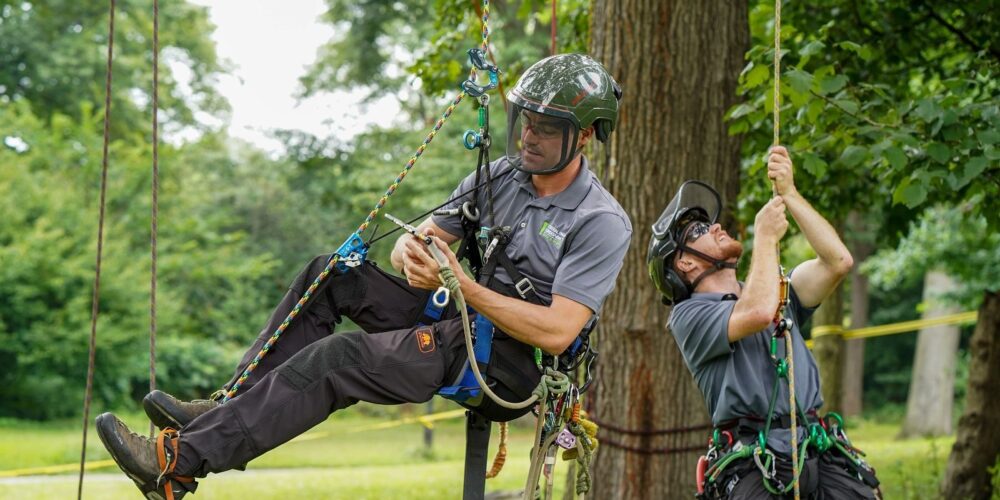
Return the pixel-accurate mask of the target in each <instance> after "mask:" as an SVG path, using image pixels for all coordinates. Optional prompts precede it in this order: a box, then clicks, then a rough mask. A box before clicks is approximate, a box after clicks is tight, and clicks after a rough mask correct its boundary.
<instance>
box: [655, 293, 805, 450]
mask: <svg viewBox="0 0 1000 500" xmlns="http://www.w3.org/2000/svg"><path fill="white" fill-rule="evenodd" d="M789 290H790V293H789V295H790V296H789V301H788V307H787V308H786V309H785V316H786V317H788V318H791V319H792V321H793V322H794V323H793V325H792V332H791V333H792V340H793V346H794V349H795V358H794V361H795V393H796V395H797V396H798V401H799V404H801V405H802V406H803V410H804V411H809V410H813V409H816V408H819V407H820V406H822V404H823V398H822V395H821V394H820V386H819V370H818V369H817V368H816V360H815V359H814V358H813V356H812V353H811V352H809V349H807V348H806V345H805V340H804V339H803V338H802V334H801V332H799V326H800V325H801V324H802V323H804V322H805V321H806V320H807V319H809V317H810V316H812V313H813V311H815V309H814V308H812V309H811V308H806V307H803V306H802V304H801V303H800V302H799V298H798V296H797V295H796V294H795V290H794V288H792V287H789ZM730 297H732V296H730ZM735 305H736V300H725V299H724V295H723V294H721V293H695V294H692V295H691V298H689V299H687V300H685V301H683V302H681V303H680V304H677V305H676V306H674V308H673V310H672V311H671V312H670V320H669V324H668V325H669V327H670V331H671V333H673V335H674V339H675V340H676V341H677V345H678V346H679V347H680V349H681V352H682V353H683V355H684V361H685V362H686V363H687V366H688V369H689V370H691V374H692V375H694V378H695V382H697V384H698V388H699V389H701V393H702V395H703V396H704V398H705V404H706V405H707V406H708V411H709V414H710V415H711V416H712V423H713V424H715V425H719V424H721V423H723V422H726V421H730V420H734V419H738V418H740V417H757V418H765V417H766V416H767V409H768V404H769V403H770V398H771V392H772V391H773V389H774V381H775V378H776V377H777V374H776V373H775V368H774V363H773V362H772V361H771V355H770V353H771V351H770V348H771V334H772V333H773V332H774V325H773V324H772V325H770V326H768V328H767V329H765V330H762V331H760V332H758V333H755V334H753V335H750V336H747V337H744V338H742V339H740V340H739V341H737V342H733V343H730V342H729V334H728V332H729V317H730V315H732V312H733V307H734V306H735ZM777 354H778V356H779V357H781V356H784V355H785V342H784V341H783V340H782V341H779V344H778V353H777ZM788 409H789V406H788V384H787V382H786V381H781V383H779V384H778V400H777V404H776V406H775V412H774V413H775V415H788V413H789V412H788ZM789 437H790V433H789V431H788V430H787V429H773V430H771V435H770V436H769V438H768V444H769V445H771V446H772V447H773V448H775V449H776V451H779V452H783V453H788V452H789V451H790V445H789V444H788V441H789Z"/></svg>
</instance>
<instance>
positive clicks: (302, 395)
mask: <svg viewBox="0 0 1000 500" xmlns="http://www.w3.org/2000/svg"><path fill="white" fill-rule="evenodd" d="M620 97H621V91H620V89H619V87H618V85H617V83H615V82H614V80H613V79H612V77H611V75H610V74H609V73H608V72H607V71H606V70H605V69H604V68H603V67H602V66H601V65H600V64H599V63H597V62H596V61H594V60H593V59H591V58H589V57H587V56H584V55H578V54H569V55H559V56H553V57H550V58H547V59H544V60H542V61H540V62H538V63H536V64H535V65H533V66H532V67H531V68H529V69H528V70H527V71H526V72H525V73H524V75H523V76H522V77H521V79H520V80H519V81H518V83H517V85H516V86H515V87H514V88H513V89H512V90H511V91H510V92H509V94H508V100H509V101H510V105H511V109H510V110H509V116H508V134H507V137H508V146H507V155H506V156H504V157H502V158H500V159H499V160H497V161H494V162H492V163H490V164H488V165H483V169H482V170H483V171H477V172H476V173H473V174H471V175H469V176H468V177H467V178H466V179H465V180H463V181H462V183H461V184H460V185H459V186H458V188H457V189H456V190H455V193H454V194H455V196H453V198H454V199H453V201H451V202H450V203H449V204H447V205H445V206H444V207H443V209H442V210H439V211H437V212H435V214H434V215H433V216H432V217H431V218H428V219H427V220H425V221H423V222H422V223H421V224H420V225H419V227H418V228H417V230H418V231H419V232H421V233H423V234H425V235H428V236H431V242H432V243H433V244H435V245H436V246H437V248H438V249H439V250H440V253H442V254H443V255H444V256H446V257H447V260H448V262H449V263H450V267H451V269H453V270H455V271H456V274H457V275H458V280H459V283H460V285H461V292H462V294H463V295H464V297H465V300H466V302H467V303H468V305H469V306H470V307H471V308H473V309H474V310H475V312H476V313H478V316H479V317H478V318H477V319H476V320H475V323H476V324H475V331H476V337H477V339H476V358H477V359H476V362H477V363H478V366H479V367H480V369H481V370H482V371H483V372H484V374H485V378H486V382H487V383H488V384H489V386H490V387H491V388H492V390H493V391H494V392H495V393H497V394H498V395H499V396H501V397H503V398H504V399H508V400H518V401H519V400H523V399H526V398H528V397H529V396H530V395H531V394H532V391H533V390H534V389H535V387H536V385H537V384H538V382H539V379H540V370H539V369H538V367H537V365H536V361H535V352H536V348H540V349H541V351H544V353H546V355H547V359H550V360H551V359H553V358H552V356H559V355H561V354H562V355H564V356H566V357H572V355H573V354H574V353H569V354H567V351H568V350H569V351H572V350H573V348H574V347H577V346H578V345H579V344H580V343H581V342H580V340H581V339H580V337H581V335H582V336H584V337H585V336H586V334H587V333H588V332H587V328H588V327H590V326H592V324H593V320H594V318H595V317H596V315H597V314H598V313H599V311H600V309H601V305H602V303H603V301H604V299H605V297H607V295H608V294H609V293H610V292H611V291H612V289H613V288H614V282H615V279H616V277H617V275H618V272H619V270H620V269H621V266H622V262H623V259H624V256H625V251H626V250H627V248H628V244H629V240H630V238H631V232H632V228H631V223H630V222H629V219H628V217H627V215H626V214H625V212H624V211H623V210H622V208H621V206H620V205H619V204H618V203H617V202H616V201H615V199H614V198H613V197H612V196H611V195H610V194H609V193H608V192H607V190H605V189H604V187H603V186H601V184H600V182H599V181H598V180H597V178H596V177H595V176H594V175H593V174H592V173H591V172H590V170H589V169H588V164H587V160H586V159H585V158H584V157H583V156H582V154H581V152H582V148H583V147H584V145H586V144H587V143H588V142H589V141H590V140H591V139H593V138H595V137H596V138H597V139H598V140H600V141H602V142H603V141H606V140H607V139H608V136H609V134H610V133H611V131H612V130H613V129H614V126H615V123H616V121H617V116H618V100H619V99H620ZM487 169H488V170H487ZM484 180H485V181H487V182H483V181H484ZM459 195H461V196H459ZM459 240H464V241H465V242H466V243H471V246H470V245H464V246H463V248H462V249H461V250H460V253H463V254H465V256H467V257H469V258H470V263H471V266H472V267H473V268H474V269H476V271H477V273H476V274H478V275H479V278H480V279H479V281H478V282H477V280H475V279H473V278H470V277H468V276H466V275H465V274H464V273H463V272H461V271H460V270H461V267H460V266H459V264H458V262H457V258H456V256H455V254H454V253H452V251H451V250H450V249H449V247H448V245H449V244H452V243H455V242H457V241H459ZM480 252H482V255H480ZM328 260H329V256H320V257H317V258H316V259H314V260H313V261H312V262H311V263H309V264H308V265H307V266H306V268H305V269H304V270H303V271H302V273H301V274H300V275H299V276H298V277H297V278H296V279H295V281H294V282H293V283H292V284H291V287H290V288H289V290H288V293H287V294H286V296H285V298H284V299H283V300H282V301H281V303H280V304H279V305H278V307H277V308H276V309H275V311H274V313H273V314H272V316H271V318H270V320H269V321H268V324H267V325H265V328H264V329H263V330H262V332H261V334H260V336H259V337H258V338H257V340H256V341H255V342H254V344H253V346H252V347H251V348H250V349H249V350H248V351H247V353H246V355H244V357H243V360H242V361H241V362H240V364H239V366H238V367H237V370H236V375H234V377H233V379H232V380H231V381H230V382H229V383H227V384H226V386H225V389H226V390H227V391H228V390H230V389H231V388H232V387H233V384H234V383H236V382H237V379H238V377H240V376H241V374H243V373H244V369H245V368H246V367H247V366H248V365H250V364H251V363H255V362H256V361H255V356H256V355H257V353H258V351H259V350H260V349H261V346H262V345H264V344H265V342H266V341H267V340H268V339H269V338H270V337H271V332H273V331H275V328H277V327H278V326H279V325H280V324H281V322H282V321H283V320H284V318H286V316H287V315H288V313H289V311H290V310H292V307H293V306H294V305H295V304H296V302H297V301H298V300H299V298H300V297H301V296H302V295H303V293H304V291H305V289H306V287H307V286H308V284H309V283H311V282H312V281H313V280H314V278H315V277H316V276H317V275H318V274H319V273H320V271H321V270H322V269H323V268H324V266H325V264H326V262H327V261H328ZM391 261H392V265H393V267H394V268H395V269H396V270H398V271H400V272H401V273H403V274H404V275H405V276H406V278H405V279H400V278H398V277H396V276H393V275H390V274H388V273H386V272H385V271H383V270H382V269H380V268H379V267H378V266H377V265H375V263H374V262H367V261H361V262H359V263H358V265H356V266H354V267H349V268H344V269H338V268H335V269H334V271H333V272H332V273H331V275H330V276H328V277H327V278H326V280H327V281H326V283H327V285H326V286H325V287H323V288H321V289H319V290H317V292H316V294H315V295H314V296H313V297H312V298H311V299H310V303H309V304H308V306H307V307H304V308H303V310H302V312H301V313H300V314H299V316H298V317H296V318H295V321H294V322H292V323H291V324H290V325H289V326H288V327H287V329H286V330H285V331H284V333H283V335H282V337H281V340H280V342H278V343H276V344H274V346H273V348H271V349H270V351H269V354H268V355H267V356H266V357H264V358H263V359H262V360H260V361H259V364H257V365H256V369H255V370H254V371H252V372H251V373H250V375H249V376H248V377H247V378H246V379H245V380H244V381H242V382H241V387H242V388H241V389H240V392H239V393H237V394H236V395H235V397H233V398H232V399H228V400H227V401H226V402H225V403H221V402H219V401H216V400H199V401H193V402H184V401H179V400H177V399H175V398H173V397H171V396H169V395H168V394H165V393H163V392H159V391H154V392H153V393H151V394H149V395H148V396H147V397H146V398H145V399H144V401H143V407H144V409H145V410H146V412H147V414H148V415H149V417H150V419H151V420H152V421H153V422H154V423H155V424H156V425H157V426H159V427H161V428H164V427H171V428H174V429H179V433H169V432H167V433H161V435H160V437H159V439H158V440H154V439H150V438H146V437H144V436H141V435H138V434H135V433H133V432H131V431H130V430H129V429H128V428H126V427H125V425H124V424H123V423H122V422H121V421H120V420H119V419H117V418H116V417H115V416H114V415H112V414H110V413H105V414H103V415H101V416H99V417H98V418H97V429H98V433H99V435H100V437H101V440H102V441H103V443H104V445H105V447H106V448H107V449H108V451H109V452H110V453H111V456H112V457H113V458H114V460H115V461H116V462H117V463H118V465H119V467H120V468H121V469H122V470H123V471H124V472H125V473H126V474H127V475H128V476H129V477H130V478H131V479H132V480H133V481H134V482H135V483H136V485H137V486H138V487H139V488H140V490H142V491H143V492H144V493H145V494H146V496H147V497H148V498H178V497H180V496H181V495H184V494H185V493H187V492H190V491H193V490H194V484H195V483H194V482H193V481H194V478H197V477H204V476H206V475H207V474H208V473H210V472H221V471H225V470H229V469H233V468H236V467H240V466H242V465H243V464H246V463H247V462H248V461H250V460H252V459H253V458H255V457H257V456H259V455H261V454H263V453H265V452H267V451H268V450H270V449H272V448H275V447H276V446H278V445H280V444H282V443H285V442H287V441H288V440H290V439H292V438H294V437H295V436H298V435H299V434H302V433H303V432H305V431H307V430H308V429H310V428H311V427H313V426H315V425H317V424H319V423H320V422H322V421H323V420H325V419H326V418H327V417H328V416H329V414H330V413H332V412H333V411H336V410H339V409H342V408H345V407H348V406H351V405H353V404H354V403H357V402H358V401H369V402H374V403H380V404H401V403H406V402H413V403H416V402H423V401H427V400H428V399H430V398H431V397H432V396H433V395H434V394H435V393H441V394H442V395H445V396H446V397H450V398H452V399H454V400H456V401H459V402H460V403H461V404H463V406H466V407H468V408H470V409H473V410H474V411H476V412H479V413H481V414H482V415H483V416H485V417H486V418H488V419H490V420H494V421H507V420H511V419H513V418H516V417H518V416H520V415H522V414H524V413H527V412H528V411H530V406H528V407H525V408H522V409H510V408H504V407H501V406H499V405H497V404H494V403H493V401H492V400H490V399H489V398H483V397H482V394H481V393H479V391H478V390H477V389H476V387H474V386H471V385H470V384H469V383H468V379H467V376H466V375H465V373H466V372H467V371H468V360H469V357H468V356H467V354H466V348H465V343H464V332H463V325H462V320H461V317H460V315H459V311H457V310H456V307H455V305H454V303H448V304H447V305H446V306H445V307H439V306H440V303H438V304H435V301H434V300H433V299H432V298H431V296H432V293H433V292H434V290H436V289H438V288H439V287H441V285H442V284H441V280H440V279H439V276H438V271H439V269H438V261H436V260H435V259H434V258H432V256H431V252H430V251H429V248H428V247H427V245H426V243H425V242H424V241H422V240H420V239H418V238H415V237H414V236H412V235H410V234H404V235H403V236H401V237H400V238H399V239H398V240H397V242H396V244H395V247H394V249H393V252H392V258H391ZM439 298H440V297H439ZM341 317H347V318H350V319H351V320H352V321H354V322H355V323H357V324H358V325H359V326H360V327H361V328H363V329H364V330H365V332H368V333H365V332H348V333H338V334H336V335H334V334H333V330H334V326H335V323H337V322H339V321H340V319H341ZM490 334H492V342H484V341H483V339H484V338H487V339H488V338H489V336H490ZM482 349H485V351H486V355H485V358H480V351H481V350H482ZM549 365H550V366H551V363H550V364H549ZM473 384H474V382H473Z"/></svg>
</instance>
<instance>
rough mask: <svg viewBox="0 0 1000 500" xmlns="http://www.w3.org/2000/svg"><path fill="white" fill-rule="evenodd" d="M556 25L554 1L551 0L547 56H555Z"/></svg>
mask: <svg viewBox="0 0 1000 500" xmlns="http://www.w3.org/2000/svg"><path fill="white" fill-rule="evenodd" d="M557 25H558V21H557V17H556V0H552V29H551V31H552V35H551V38H552V41H551V44H550V46H549V55H553V56H554V55H556V26H557Z"/></svg>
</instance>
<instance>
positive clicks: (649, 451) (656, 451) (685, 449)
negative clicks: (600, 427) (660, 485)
mask: <svg viewBox="0 0 1000 500" xmlns="http://www.w3.org/2000/svg"><path fill="white" fill-rule="evenodd" d="M597 440H598V442H599V443H601V444H602V445H605V446H609V447H611V448H618V449H621V450H625V451H631V452H633V453H638V454H640V455H672V454H676V453H692V452H696V451H704V450H705V446H704V445H692V446H678V447H664V448H641V447H639V446H630V445H627V444H622V443H619V442H617V441H612V440H610V439H607V438H605V437H600V436H599V437H598V438H597Z"/></svg>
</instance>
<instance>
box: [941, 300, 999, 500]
mask: <svg viewBox="0 0 1000 500" xmlns="http://www.w3.org/2000/svg"><path fill="white" fill-rule="evenodd" d="M969 350H970V351H971V353H972V359H971V361H970V363H969V387H968V390H967V391H966V400H965V411H964V412H963V413H962V418H961V419H959V421H958V436H957V437H956V439H955V446H954V447H952V450H951V456H949V457H948V468H947V470H946V472H945V478H944V481H943V482H942V483H941V496H942V498H968V499H972V500H988V499H989V498H990V496H991V485H990V479H991V475H990V472H989V469H990V468H991V467H994V466H995V465H996V464H997V461H998V460H1000V398H998V397H997V394H998V393H1000V293H997V292H986V293H985V294H984V297H983V304H982V305H981V306H980V307H979V320H978V322H977V323H976V330H975V332H974V333H973V334H972V340H971V341H970V342H969Z"/></svg>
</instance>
